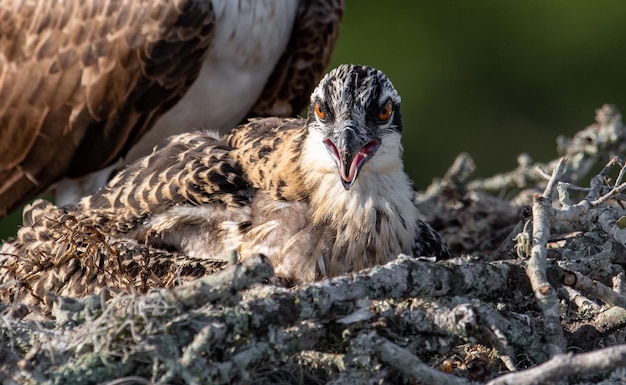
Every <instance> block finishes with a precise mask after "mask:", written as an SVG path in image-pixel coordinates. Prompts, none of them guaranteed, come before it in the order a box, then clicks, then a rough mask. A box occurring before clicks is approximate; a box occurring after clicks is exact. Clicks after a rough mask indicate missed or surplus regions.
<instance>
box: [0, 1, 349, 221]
mask: <svg viewBox="0 0 626 385" xmlns="http://www.w3.org/2000/svg"><path fill="white" fill-rule="evenodd" d="M342 12H343V0H299V1H298V0H273V1H259V0H239V1H236V0H156V1H155V0H111V1H103V0H65V1H43V0H18V1H16V0H0V217H2V216H4V215H6V214H7V213H9V212H10V211H12V210H13V209H15V208H16V207H18V206H19V205H20V204H21V203H24V202H25V201H27V200H28V199H29V198H32V197H34V196H35V195H36V194H38V193H40V192H42V191H44V190H45V189H46V188H48V187H49V186H50V185H51V184H53V183H55V182H58V181H59V180H60V179H61V178H63V177H69V178H80V177H84V176H85V175H88V174H89V173H91V172H93V171H96V170H100V169H102V168H104V167H106V166H108V165H111V164H113V163H114V162H116V161H118V160H119V159H120V157H124V156H126V157H125V159H124V162H123V163H128V162H130V161H132V160H134V159H136V158H138V157H141V156H144V155H147V154H149V153H150V151H151V149H152V148H153V147H154V145H156V144H158V143H159V142H160V141H161V140H162V139H164V138H165V137H167V136H169V135H171V134H175V133H181V132H185V131H187V130H189V129H191V128H195V127H205V128H208V129H216V130H220V131H222V132H226V131H227V130H228V129H230V128H232V127H233V126H234V125H236V124H238V123H240V122H241V121H242V120H244V119H245V118H246V117H247V116H293V115H296V114H297V113H299V112H300V110H302V109H303V108H304V107H305V106H306V103H307V100H308V96H309V95H310V92H311V91H312V89H313V88H314V87H315V85H316V84H317V82H318V81H319V79H320V78H321V76H322V75H323V72H324V70H325V68H326V66H327V65H328V62H329V60H330V55H331V52H332V49H333V47H334V43H335V41H336V38H337V35H338V30H339V24H340V21H341V17H342ZM183 96H184V98H183ZM181 98H182V100H181ZM179 100H180V103H178V102H179ZM176 103H178V104H176ZM174 105H176V106H175V107H174V108H173V109H171V110H170V111H169V113H167V114H166V115H165V116H163V118H161V119H160V120H158V119H159V118H160V117H161V115H162V114H164V113H165V112H166V111H168V110H169V109H170V108H172V107H173V106H174ZM157 120H158V122H157ZM155 123H156V125H155ZM153 126H154V128H153ZM149 130H151V131H150V132H149V133H148V131H149ZM146 133H148V134H147V135H144V134H146ZM140 139H141V141H140V142H139V143H137V142H138V141H139V140H140ZM109 175H110V170H109V171H108V172H104V173H101V174H99V176H96V177H94V176H91V177H90V178H88V179H86V180H84V181H82V182H81V183H80V184H76V183H73V182H72V183H69V184H67V183H64V184H63V186H61V187H60V188H59V190H62V191H61V193H62V194H63V195H61V196H58V199H60V200H59V202H62V203H70V202H72V203H73V202H75V201H76V200H77V199H78V198H80V197H81V196H83V195H84V194H85V193H86V192H94V191H95V190H96V189H97V188H98V187H100V186H102V185H103V184H104V183H106V180H107V179H108V178H109ZM91 184H93V186H92V185H91Z"/></svg>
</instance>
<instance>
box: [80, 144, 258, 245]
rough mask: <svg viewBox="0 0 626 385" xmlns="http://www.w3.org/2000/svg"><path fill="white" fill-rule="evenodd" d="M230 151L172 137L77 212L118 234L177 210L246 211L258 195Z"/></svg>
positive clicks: (132, 165) (90, 197)
mask: <svg viewBox="0 0 626 385" xmlns="http://www.w3.org/2000/svg"><path fill="white" fill-rule="evenodd" d="M230 150H231V148H230V147H229V146H228V145H227V144H226V143H225V142H224V141H223V140H222V139H220V138H218V137H217V136H215V135H213V134H209V133H203V132H191V133H186V134H180V135H176V136H173V137H170V138H168V139H167V140H166V141H164V142H163V143H162V144H161V145H160V146H158V147H157V148H155V150H154V152H153V153H152V154H151V155H149V156H147V157H145V158H143V159H141V160H140V161H137V162H135V163H133V164H131V165H130V166H128V167H127V168H126V169H124V170H123V171H121V172H120V173H119V174H118V175H116V176H115V178H113V179H112V180H111V182H109V184H107V186H105V187H104V188H102V189H101V190H100V191H99V192H97V193H96V194H94V195H92V196H89V197H85V198H83V199H82V200H80V201H79V202H78V204H77V205H76V208H77V209H78V211H79V212H84V213H89V218H92V220H93V221H94V224H97V226H98V227H99V228H100V229H104V231H107V232H111V233H113V234H115V233H126V232H128V231H131V230H132V229H133V228H134V227H136V226H137V225H138V224H139V223H141V222H142V221H145V220H147V219H149V218H150V217H154V216H155V215H158V214H160V213H163V212H164V211H166V210H167V209H169V208H170V207H172V206H175V205H183V204H184V205H191V206H197V205H203V204H208V203H220V204H223V205H225V206H226V207H239V206H242V205H244V204H246V203H248V202H249V201H250V199H251V197H252V195H253V190H252V188H251V187H250V186H249V184H248V181H247V180H246V179H245V178H244V174H243V171H242V169H241V166H240V165H239V164H237V163H236V162H235V161H234V160H233V159H232V157H231V154H230ZM89 218H86V219H89ZM105 221H106V222H105Z"/></svg>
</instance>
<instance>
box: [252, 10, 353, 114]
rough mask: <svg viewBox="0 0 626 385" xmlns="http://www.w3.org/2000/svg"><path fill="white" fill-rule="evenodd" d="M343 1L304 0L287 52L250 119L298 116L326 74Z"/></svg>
mask: <svg viewBox="0 0 626 385" xmlns="http://www.w3.org/2000/svg"><path fill="white" fill-rule="evenodd" d="M343 10H344V1H343V0H301V1H300V4H299V7H298V14H297V16H296V21H295V23H294V26H293V30H292V32H291V38H290V40H289V43H288V45H287V49H286V50H285V53H284V54H283V55H282V56H281V58H280V60H279V62H278V63H277V64H276V67H275V69H274V72H273V73H272V75H271V76H270V78H269V80H268V81H267V83H266V86H265V89H264V90H263V93H262V94H261V97H260V98H259V99H258V101H257V103H256V105H255V106H254V107H253V108H252V111H251V112H250V114H249V116H295V115H298V114H299V113H300V112H301V111H302V110H303V109H304V107H306V105H307V104H308V103H309V96H310V95H311V92H312V91H313V88H315V86H316V85H317V83H318V82H319V80H320V79H321V78H322V75H323V74H324V72H325V71H326V68H327V67H328V64H329V62H330V59H331V54H332V52H333V49H334V47H335V43H336V41H337V37H338V36H339V27H340V25H341V19H342V17H343Z"/></svg>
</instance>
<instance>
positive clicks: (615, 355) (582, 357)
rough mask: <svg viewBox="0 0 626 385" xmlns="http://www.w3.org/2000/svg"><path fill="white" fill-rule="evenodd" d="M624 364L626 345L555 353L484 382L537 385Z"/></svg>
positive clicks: (625, 363)
mask: <svg viewBox="0 0 626 385" xmlns="http://www.w3.org/2000/svg"><path fill="white" fill-rule="evenodd" d="M625 366H626V345H618V346H611V347H608V348H604V349H599V350H596V351H593V352H590V353H581V354H573V353H568V354H559V355H556V356H554V357H552V358H551V359H550V360H549V361H547V362H545V363H543V364H541V365H538V366H535V367H533V368H531V369H527V370H522V371H519V372H515V373H510V374H505V375H504V376H500V377H498V378H496V379H494V380H492V381H490V382H488V383H487V385H539V384H547V383H549V382H551V381H555V380H559V379H564V378H567V377H570V376H575V375H581V374H593V373H598V372H603V371H606V370H614V369H617V368H621V367H625Z"/></svg>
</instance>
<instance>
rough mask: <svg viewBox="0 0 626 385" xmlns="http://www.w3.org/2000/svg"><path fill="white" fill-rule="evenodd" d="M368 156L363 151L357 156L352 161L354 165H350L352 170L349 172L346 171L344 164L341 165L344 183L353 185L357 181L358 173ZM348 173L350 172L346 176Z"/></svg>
mask: <svg viewBox="0 0 626 385" xmlns="http://www.w3.org/2000/svg"><path fill="white" fill-rule="evenodd" d="M365 158H366V155H365V154H363V152H362V151H359V152H358V153H357V154H356V156H355V157H354V158H353V159H352V164H350V168H349V169H348V170H346V169H345V166H344V163H343V162H342V163H341V179H343V180H344V182H349V183H352V182H354V180H355V179H356V176H357V171H358V169H359V168H360V167H361V165H362V164H363V162H364V161H365ZM346 171H347V172H348V173H347V174H346Z"/></svg>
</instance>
